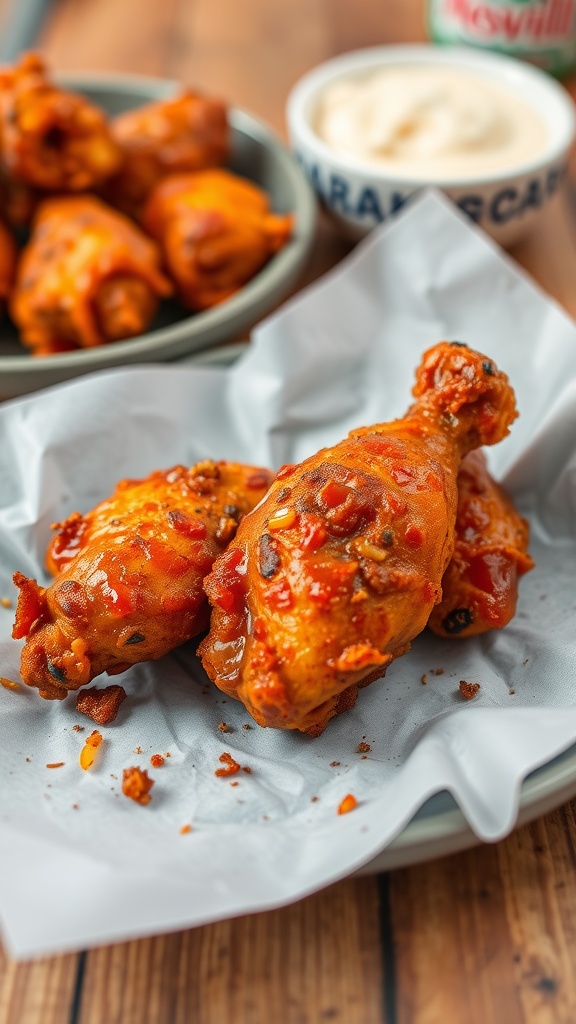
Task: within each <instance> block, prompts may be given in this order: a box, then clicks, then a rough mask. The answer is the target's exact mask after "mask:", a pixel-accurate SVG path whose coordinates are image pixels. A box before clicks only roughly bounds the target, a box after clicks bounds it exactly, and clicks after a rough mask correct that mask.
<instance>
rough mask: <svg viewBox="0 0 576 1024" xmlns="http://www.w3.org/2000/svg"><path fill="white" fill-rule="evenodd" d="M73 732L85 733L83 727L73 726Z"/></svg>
mask: <svg viewBox="0 0 576 1024" xmlns="http://www.w3.org/2000/svg"><path fill="white" fill-rule="evenodd" d="M72 732H84V726H83V725H73V726H72Z"/></svg>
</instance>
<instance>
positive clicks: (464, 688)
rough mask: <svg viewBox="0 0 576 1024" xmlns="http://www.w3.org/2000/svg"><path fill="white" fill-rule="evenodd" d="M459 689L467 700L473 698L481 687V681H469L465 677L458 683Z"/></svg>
mask: <svg viewBox="0 0 576 1024" xmlns="http://www.w3.org/2000/svg"><path fill="white" fill-rule="evenodd" d="M458 689H459V690H460V693H461V694H462V696H463V697H464V698H465V699H466V700H472V698H473V697H475V696H476V694H477V693H478V690H479V689H480V683H468V682H467V681H466V680H465V679H461V680H460V682H459V683H458Z"/></svg>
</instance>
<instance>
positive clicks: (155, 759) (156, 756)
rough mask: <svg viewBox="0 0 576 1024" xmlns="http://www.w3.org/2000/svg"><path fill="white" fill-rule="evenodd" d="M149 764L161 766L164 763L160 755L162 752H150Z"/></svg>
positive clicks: (155, 766)
mask: <svg viewBox="0 0 576 1024" xmlns="http://www.w3.org/2000/svg"><path fill="white" fill-rule="evenodd" d="M150 764H151V765H152V767H153V768H161V767H162V765H163V764H164V758H163V757H162V754H152V757H151V758H150Z"/></svg>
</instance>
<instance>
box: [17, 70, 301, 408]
mask: <svg viewBox="0 0 576 1024" xmlns="http://www.w3.org/2000/svg"><path fill="white" fill-rule="evenodd" d="M314 222H315V201H314V197H313V194H312V190H311V189H310V187H309V186H308V185H307V183H306V181H305V179H304V176H303V174H302V172H301V171H300V169H299V167H298V166H297V164H296V162H295V161H294V159H293V158H292V157H291V156H290V154H289V153H288V151H287V150H286V148H285V147H284V145H283V144H282V142H281V141H280V140H279V139H278V138H277V137H276V136H275V135H274V133H273V132H272V131H271V130H270V129H269V128H268V127H267V126H266V125H264V124H263V123H262V122H260V121H258V120H257V119H256V118H254V117H252V116H251V115H250V114H248V113H246V112H245V111H242V110H239V109H234V108H230V107H229V106H228V105H227V103H225V102H224V101H223V100H221V99H220V98H217V97H213V96H207V95H204V94H202V93H200V92H198V91H196V90H192V89H190V88H187V87H184V86H181V85H179V84H178V83H176V82H173V81H167V80H160V79H153V78H135V77H131V76H109V75H106V76H102V75H98V76H89V77H86V76H84V77H80V76H67V77H65V78H57V77H54V76H53V75H52V74H51V72H50V70H49V69H48V68H47V67H46V66H45V64H44V62H43V61H42V59H41V58H40V57H38V56H37V55H35V54H25V55H24V56H23V57H21V58H20V60H19V61H18V62H17V63H16V64H15V65H14V66H10V67H6V68H3V69H0V299H1V301H2V303H3V305H4V319H3V323H2V327H1V330H0V381H1V384H0V397H8V396H11V395H17V394H23V393H26V392H29V391H33V390H36V389H38V388H40V387H43V386H46V385H49V384H54V383H58V382H60V381H63V380H66V379H68V378H71V377H74V376H77V375H78V374H81V373H85V372H87V371H91V370H97V369H106V368H109V367H113V366H119V365H123V364H126V363H142V362H154V361H163V362H164V361H170V360H175V359H179V358H182V357H184V356H187V355H188V354H190V353H192V352H195V351H198V350H201V349H207V348H209V347H211V346H214V345H217V344H219V343H222V342H225V341H230V340H232V339H234V338H237V337H240V336H241V335H242V332H245V331H246V330H248V329H249V328H250V327H251V326H252V325H253V324H254V323H255V322H256V321H257V320H258V319H260V317H262V316H263V315H264V314H265V313H267V312H269V311H270V310H271V309H272V308H273V307H274V306H275V305H276V304H277V303H278V302H279V301H280V300H281V299H283V298H285V297H286V295H287V294H288V293H289V291H290V290H291V288H292V287H293V286H294V284H295V282H296V281H297V279H298V276H299V274H300V272H301V270H302V268H303V266H304V264H305V261H306V259H307V256H308V253H309V250H310V247H311V243H312V239H313V233H314Z"/></svg>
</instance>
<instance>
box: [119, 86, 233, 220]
mask: <svg viewBox="0 0 576 1024" xmlns="http://www.w3.org/2000/svg"><path fill="white" fill-rule="evenodd" d="M111 127H112V133H113V135H114V138H115V140H116V142H117V143H118V146H119V148H120V151H121V153H122V165H121V167H120V170H119V171H118V172H117V173H116V174H115V175H114V176H113V177H112V178H111V179H110V180H109V181H108V182H107V183H106V185H105V188H104V194H105V196H106V197H107V198H108V199H109V201H110V202H111V203H112V205H113V206H117V207H118V208H119V209H121V210H123V211H124V212H125V213H128V214H130V216H134V217H137V216H139V214H140V213H141V210H142V206H143V203H144V202H145V200H146V199H147V197H148V195H149V194H150V192H151V191H152V189H153V187H154V185H156V183H157V182H158V181H160V179H161V178H165V177H166V175H167V174H176V173H180V172H182V171H199V170H203V169H204V168H206V167H216V166H218V165H220V164H223V163H224V162H225V161H226V159H227V157H228V151H229V137H228V136H229V130H228V113H227V109H226V105H225V104H224V103H222V101H221V100H219V99H215V98H213V97H210V96H202V95H199V94H198V93H195V92H191V91H190V90H185V91H184V92H182V93H181V94H180V95H179V96H176V97H175V98H174V99H170V100H160V101H158V102H155V103H146V104H145V105H144V106H142V107H138V108H137V109H136V110H128V111H127V112H126V113H124V114H120V115H119V116H118V117H116V118H114V120H113V121H112V125H111Z"/></svg>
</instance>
